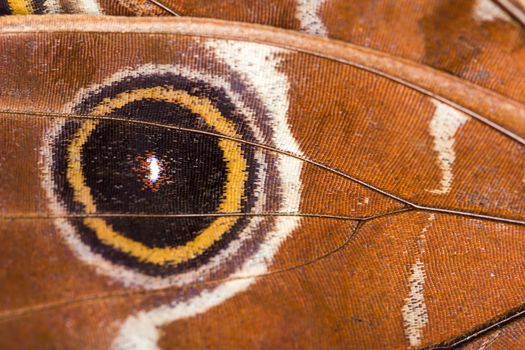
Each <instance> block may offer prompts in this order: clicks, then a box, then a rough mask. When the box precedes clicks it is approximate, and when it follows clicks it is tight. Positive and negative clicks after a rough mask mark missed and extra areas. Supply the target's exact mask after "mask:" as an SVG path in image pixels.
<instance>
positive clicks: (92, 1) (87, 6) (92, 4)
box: [65, 0, 103, 15]
mask: <svg viewBox="0 0 525 350" xmlns="http://www.w3.org/2000/svg"><path fill="white" fill-rule="evenodd" d="M66 2H67V6H66V5H65V7H66V8H68V10H69V11H71V12H72V13H82V14H86V15H102V14H103V13H102V10H101V9H100V7H99V6H98V2H97V0H73V1H72V0H66ZM69 11H68V12H69Z"/></svg>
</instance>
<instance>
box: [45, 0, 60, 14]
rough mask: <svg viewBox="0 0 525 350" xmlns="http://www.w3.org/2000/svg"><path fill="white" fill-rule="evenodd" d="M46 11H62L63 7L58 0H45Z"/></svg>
mask: <svg viewBox="0 0 525 350" xmlns="http://www.w3.org/2000/svg"><path fill="white" fill-rule="evenodd" d="M44 7H45V10H44V12H45V13H62V8H61V7H60V4H59V3H58V0H46V1H44Z"/></svg>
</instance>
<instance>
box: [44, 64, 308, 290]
mask: <svg viewBox="0 0 525 350" xmlns="http://www.w3.org/2000/svg"><path fill="white" fill-rule="evenodd" d="M231 79H233V78H230V80H231ZM234 83H235V84H234ZM242 83H243V84H245V86H243V87H242V88H239V82H238V81H237V82H232V81H228V80H227V79H224V78H222V77H219V76H214V75H211V74H209V73H206V72H200V71H195V70H191V69H188V68H186V67H182V66H159V65H145V66H141V67H138V68H136V69H134V70H126V71H122V72H118V73H116V74H115V75H114V76H113V77H110V78H109V79H107V80H106V81H105V82H103V83H102V84H97V85H94V86H92V87H89V88H88V89H86V90H83V91H81V92H80V93H79V94H78V97H77V99H76V100H75V101H74V102H73V103H72V104H71V105H70V106H68V107H67V111H68V113H70V114H72V115H73V117H71V118H68V119H66V120H64V121H62V122H59V123H58V124H57V126H56V127H55V129H54V130H52V131H51V132H50V133H49V134H48V136H47V138H46V143H45V145H44V152H43V154H44V163H45V164H46V167H47V171H46V172H45V173H46V176H45V179H44V187H45V188H46V190H47V192H48V197H49V199H50V202H51V207H52V209H53V211H54V212H55V214H57V215H59V216H63V217H62V218H59V219H57V220H56V224H57V226H58V227H59V230H60V231H61V233H62V235H63V236H64V237H65V239H66V241H67V242H68V243H69V245H70V246H71V247H72V248H73V250H74V251H75V252H76V253H77V255H78V256H79V257H80V258H81V259H83V260H84V261H86V262H87V263H89V264H92V265H95V266H96V267H97V268H98V269H99V270H100V271H101V272H102V273H105V274H108V275H111V276H112V277H114V278H117V279H119V280H121V281H122V282H124V283H126V284H129V285H140V286H143V287H148V288H149V287H158V286H165V285H174V284H176V285H180V284H186V283H191V282H193V281H195V280H196V279H199V280H202V279H214V278H219V277H223V276H225V275H228V274H230V273H232V272H233V271H235V269H236V268H237V267H238V265H239V264H241V263H244V262H245V261H246V260H247V259H249V258H250V257H252V256H253V254H254V253H255V252H256V251H257V250H258V249H259V248H260V247H261V244H263V242H264V241H265V239H266V238H267V237H268V235H271V234H272V233H273V232H274V231H275V230H276V229H277V226H278V225H279V218H277V217H273V216H264V215H253V214H263V213H272V212H275V211H283V210H284V211H290V205H289V203H288V202H287V201H286V195H287V192H290V191H292V192H298V189H299V188H300V184H299V173H292V174H290V173H289V172H287V173H286V174H284V173H283V169H280V165H281V164H282V163H283V162H282V159H281V157H282V156H280V155H279V154H276V153H273V152H269V151H267V150H265V149H264V148H261V147H257V146H254V145H253V143H254V142H261V143H265V144H268V143H270V144H271V142H273V141H272V140H275V138H276V134H277V133H280V134H282V130H278V125H282V124H279V123H272V118H275V116H274V115H272V114H271V113H269V112H268V110H267V109H266V107H265V104H264V101H263V100H262V99H258V100H254V98H257V96H258V95H257V91H256V89H254V88H253V87H252V86H250V85H249V84H248V83H246V82H242ZM240 92H244V94H243V93H240ZM75 116H76V117H75ZM285 131H286V130H285ZM288 137H291V135H289V136H288ZM247 140H249V141H251V142H248V143H247V142H245V141H247ZM299 169H300V168H299ZM290 175H292V177H293V179H292V181H294V182H295V183H296V186H289V182H290ZM296 194H297V193H295V195H296ZM292 209H293V208H292ZM279 230H281V231H282V229H280V228H279ZM285 231H286V230H285Z"/></svg>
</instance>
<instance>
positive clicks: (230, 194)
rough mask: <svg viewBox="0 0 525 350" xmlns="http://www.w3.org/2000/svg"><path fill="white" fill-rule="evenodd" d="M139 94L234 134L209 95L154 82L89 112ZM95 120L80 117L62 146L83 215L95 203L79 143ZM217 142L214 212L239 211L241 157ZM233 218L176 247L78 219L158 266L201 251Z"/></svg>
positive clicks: (103, 111) (237, 148)
mask: <svg viewBox="0 0 525 350" xmlns="http://www.w3.org/2000/svg"><path fill="white" fill-rule="evenodd" d="M143 99H154V100H161V101H166V102H169V103H176V104H180V105H182V106H184V107H185V108H187V109H189V110H191V111H192V112H193V113H195V114H197V115H199V116H201V117H202V118H203V119H204V120H205V122H206V123H207V124H208V125H210V126H211V127H213V128H214V129H215V130H216V131H217V132H218V133H220V134H223V135H226V136H230V137H236V138H238V137H240V136H239V135H238V133H237V132H236V129H235V125H234V124H233V123H232V122H231V121H229V120H228V119H226V118H224V117H223V116H222V114H221V112H220V111H219V110H218V109H217V108H216V107H215V106H214V105H213V104H212V102H211V101H210V100H209V99H207V98H203V97H197V96H192V95H190V94H188V93H187V92H186V91H183V90H174V89H173V87H171V88H169V87H160V86H158V87H153V88H145V89H137V90H133V91H129V92H123V93H120V94H118V95H117V96H115V97H114V98H105V99H104V100H102V102H101V103H100V104H99V105H98V106H96V107H95V108H94V109H93V111H92V114H93V115H95V116H102V115H107V114H110V113H111V112H112V111H114V110H115V109H119V108H121V107H124V106H125V105H127V104H129V103H131V102H134V101H139V100H143ZM98 124H99V121H96V120H88V121H86V122H84V123H83V124H82V126H81V127H80V129H79V130H78V131H77V132H76V133H75V136H74V138H73V141H72V142H71V143H70V145H69V147H68V155H69V161H70V164H69V166H68V168H67V172H66V176H67V179H68V181H69V183H70V185H71V187H72V188H73V193H74V199H75V200H76V201H77V202H80V203H82V204H83V205H84V206H85V208H86V213H87V214H94V213H96V211H97V208H96V205H95V201H94V199H93V197H92V195H91V190H90V188H89V187H87V186H86V185H85V178H84V174H83V172H82V164H81V159H82V147H83V145H84V144H85V143H86V141H87V138H88V137H89V135H90V134H91V133H92V132H93V130H95V128H96V127H97V125H98ZM219 147H220V148H221V149H222V151H223V153H224V158H225V162H226V168H227V177H226V184H225V189H224V198H223V200H222V201H221V203H220V204H219V211H220V212H223V213H235V212H239V211H240V210H241V208H242V206H241V203H242V199H243V192H244V186H245V183H246V181H247V179H248V174H247V172H246V169H247V163H246V159H245V158H244V156H243V152H242V148H241V145H240V143H238V142H235V141H232V140H228V139H220V140H219ZM237 220H238V218H235V217H219V218H217V219H216V220H214V221H213V222H212V223H211V224H210V226H208V227H207V228H205V229H203V230H202V231H201V232H200V233H199V234H198V235H197V237H195V239H194V240H193V241H191V242H188V243H186V244H185V245H184V246H180V247H176V248H150V247H147V246H145V245H144V244H142V243H140V242H136V241H134V240H131V239H129V238H127V237H125V236H123V235H122V234H120V233H118V232H116V231H115V230H113V228H112V227H111V225H109V224H108V223H106V221H105V220H104V219H101V218H91V217H90V218H85V219H84V221H83V222H84V224H85V225H86V226H88V227H89V228H91V229H92V230H93V231H95V233H96V235H97V237H98V238H99V239H100V240H101V241H102V242H104V243H105V244H106V245H110V246H112V247H114V248H116V249H118V250H120V251H122V252H125V253H128V254H130V255H132V256H134V257H136V258H138V259H139V260H141V261H143V262H148V263H153V264H159V265H162V264H166V263H169V264H180V263H182V262H185V261H188V260H190V259H192V258H194V257H196V256H198V255H200V254H202V253H203V252H204V251H206V250H207V249H209V248H210V247H211V246H212V245H213V243H215V242H216V241H218V240H219V239H220V238H221V237H222V236H223V235H224V234H225V233H226V232H228V230H230V229H231V228H232V227H233V225H234V224H235V223H236V222H237Z"/></svg>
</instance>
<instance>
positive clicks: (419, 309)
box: [401, 214, 436, 347]
mask: <svg viewBox="0 0 525 350" xmlns="http://www.w3.org/2000/svg"><path fill="white" fill-rule="evenodd" d="M435 218H436V216H435V215H434V214H430V216H429V217H428V223H427V224H426V225H425V227H423V229H422V230H421V234H420V235H419V239H418V248H419V254H420V255H422V254H423V253H424V252H425V244H426V233H427V231H428V229H429V228H430V226H432V222H433V221H434V219H435ZM425 278H426V274H425V264H424V263H423V261H422V260H421V257H417V258H416V262H415V263H414V264H413V265H412V268H411V275H410V278H409V280H408V284H409V288H410V291H409V293H408V297H407V298H406V299H405V304H404V305H403V307H402V309H401V313H402V315H403V322H404V325H405V335H406V337H407V339H408V342H409V344H410V346H412V347H416V346H419V345H420V344H421V341H422V340H423V332H422V331H423V328H424V327H425V325H426V324H427V323H428V313H427V306H426V304H425V295H424V287H425Z"/></svg>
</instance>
